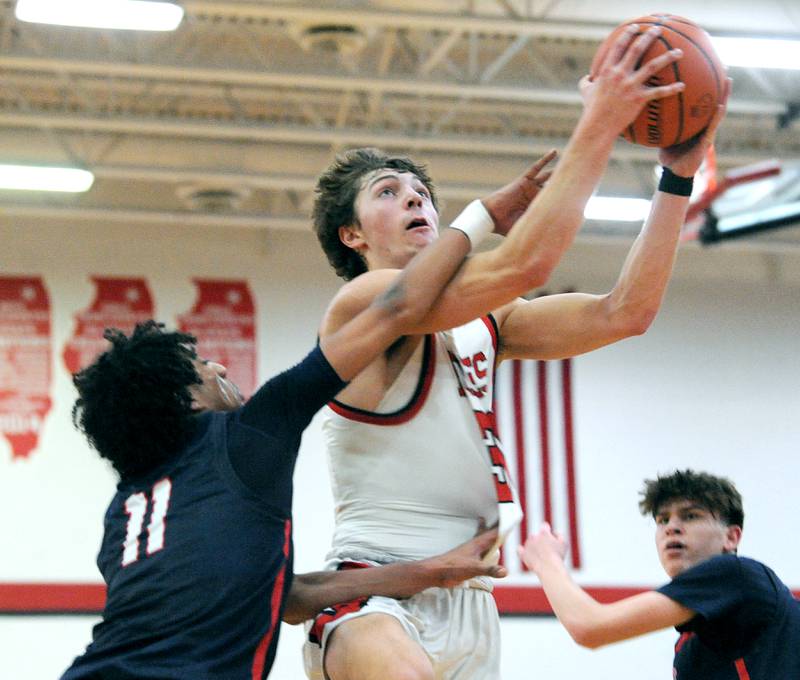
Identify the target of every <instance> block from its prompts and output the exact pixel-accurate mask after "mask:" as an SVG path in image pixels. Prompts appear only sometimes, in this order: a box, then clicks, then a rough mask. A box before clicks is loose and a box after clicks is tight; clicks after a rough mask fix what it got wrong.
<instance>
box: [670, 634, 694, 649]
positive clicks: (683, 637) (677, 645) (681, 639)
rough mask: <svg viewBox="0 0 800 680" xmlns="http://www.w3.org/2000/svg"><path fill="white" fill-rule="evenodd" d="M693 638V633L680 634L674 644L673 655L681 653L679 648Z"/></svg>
mask: <svg viewBox="0 0 800 680" xmlns="http://www.w3.org/2000/svg"><path fill="white" fill-rule="evenodd" d="M694 636H695V633H681V636H680V637H679V638H678V641H677V642H676V643H675V653H676V654H677V653H678V652H680V651H681V647H683V646H684V645H685V644H686V643H687V642H689V640H691V639H692V638H693V637H694Z"/></svg>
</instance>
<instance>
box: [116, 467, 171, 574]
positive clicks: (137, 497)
mask: <svg viewBox="0 0 800 680" xmlns="http://www.w3.org/2000/svg"><path fill="white" fill-rule="evenodd" d="M171 493H172V482H170V481H169V479H167V478H164V479H162V480H161V481H158V482H156V483H155V484H154V485H153V491H152V494H151V497H152V499H153V511H152V512H151V513H150V523H149V524H148V525H147V554H148V555H152V554H153V553H154V552H158V551H159V550H161V548H163V547H164V530H165V528H166V516H167V508H168V507H169V497H170V494H171ZM147 506H148V500H147V496H146V495H145V494H143V493H141V492H139V493H134V494H131V495H130V496H128V499H127V500H126V501H125V513H126V514H127V515H128V525H127V531H126V532H125V543H123V546H122V566H123V567H127V566H128V565H129V564H131V563H133V562H136V560H138V559H139V536H140V535H141V533H142V526H143V525H144V518H145V515H146V514H147Z"/></svg>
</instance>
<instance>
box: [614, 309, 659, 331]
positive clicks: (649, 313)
mask: <svg viewBox="0 0 800 680" xmlns="http://www.w3.org/2000/svg"><path fill="white" fill-rule="evenodd" d="M657 311H658V310H657V309H650V308H648V307H642V308H637V309H631V310H626V312H625V313H624V314H623V315H622V318H621V319H620V321H619V325H620V331H621V333H622V335H623V336H624V337H633V336H635V335H644V334H645V333H646V332H647V329H648V328H650V326H651V325H652V323H653V320H654V319H655V318H656V312H657Z"/></svg>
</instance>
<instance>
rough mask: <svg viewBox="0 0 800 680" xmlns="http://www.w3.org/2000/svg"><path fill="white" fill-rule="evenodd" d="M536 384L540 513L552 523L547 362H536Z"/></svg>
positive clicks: (545, 519)
mask: <svg viewBox="0 0 800 680" xmlns="http://www.w3.org/2000/svg"><path fill="white" fill-rule="evenodd" d="M536 384H537V386H538V390H539V394H538V397H539V437H540V439H541V447H542V454H541V467H542V514H543V516H544V521H545V522H547V523H549V524H550V525H551V526H552V524H553V498H552V495H551V493H550V419H549V416H548V411H547V408H548V406H547V404H548V401H549V400H548V398H547V362H546V361H537V362H536Z"/></svg>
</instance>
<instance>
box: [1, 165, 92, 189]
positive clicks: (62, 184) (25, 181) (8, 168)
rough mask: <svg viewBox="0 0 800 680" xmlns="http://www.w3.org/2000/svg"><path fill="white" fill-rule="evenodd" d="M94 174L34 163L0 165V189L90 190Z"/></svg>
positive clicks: (76, 169)
mask: <svg viewBox="0 0 800 680" xmlns="http://www.w3.org/2000/svg"><path fill="white" fill-rule="evenodd" d="M93 182H94V175H93V174H92V173H91V172H88V171H87V170H79V169H78V168H48V167H36V166H32V165H0V189H23V190H27V191H63V192H67V193H81V192H83V191H88V190H89V188H90V187H91V186H92V183H93Z"/></svg>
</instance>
